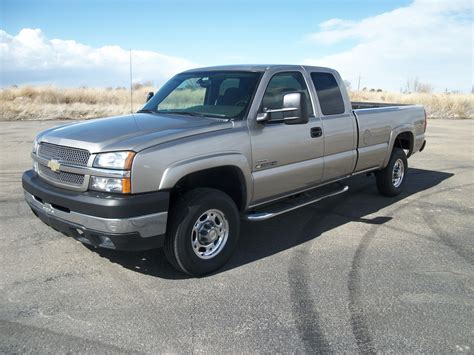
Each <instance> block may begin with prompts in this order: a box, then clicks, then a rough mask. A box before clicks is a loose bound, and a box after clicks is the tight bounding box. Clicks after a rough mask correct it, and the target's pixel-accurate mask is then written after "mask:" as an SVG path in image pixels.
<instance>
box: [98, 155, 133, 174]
mask: <svg viewBox="0 0 474 355" xmlns="http://www.w3.org/2000/svg"><path fill="white" fill-rule="evenodd" d="M134 156H135V152H112V153H102V154H98V155H97V156H96V157H95V159H94V167H96V168H105V169H122V170H130V169H131V167H132V162H133V157H134Z"/></svg>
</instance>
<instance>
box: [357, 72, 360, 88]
mask: <svg viewBox="0 0 474 355" xmlns="http://www.w3.org/2000/svg"><path fill="white" fill-rule="evenodd" d="M357 91H360V75H359V80H358V82H357Z"/></svg>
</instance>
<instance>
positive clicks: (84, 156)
mask: <svg viewBox="0 0 474 355" xmlns="http://www.w3.org/2000/svg"><path fill="white" fill-rule="evenodd" d="M38 155H39V156H40V157H41V158H45V159H48V160H51V159H54V160H57V161H58V162H60V163H67V164H72V165H77V166H87V162H88V161H89V157H90V153H89V152H88V151H87V150H84V149H77V148H72V147H65V146H62V145H56V144H51V143H40V145H39V149H38Z"/></svg>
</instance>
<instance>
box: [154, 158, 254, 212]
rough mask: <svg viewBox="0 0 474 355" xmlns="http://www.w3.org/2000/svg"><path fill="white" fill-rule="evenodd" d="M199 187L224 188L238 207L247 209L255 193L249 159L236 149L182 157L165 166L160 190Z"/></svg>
mask: <svg viewBox="0 0 474 355" xmlns="http://www.w3.org/2000/svg"><path fill="white" fill-rule="evenodd" d="M223 176H225V179H223V178H222V177H223ZM196 187H208V188H215V189H217V190H221V191H223V192H225V193H227V194H228V195H229V196H230V197H231V198H232V199H233V200H234V202H235V203H236V205H237V208H238V209H239V210H241V211H243V210H245V209H246V208H247V206H248V203H249V202H250V198H251V196H252V183H251V172H250V167H249V165H248V162H247V159H246V158H245V157H244V156H243V155H242V154H240V153H234V154H218V155H212V156H206V157H199V158H195V159H190V160H186V161H182V162H179V163H176V164H173V165H171V166H169V167H168V168H167V169H166V170H165V172H164V174H163V176H162V179H161V181H160V185H159V189H160V190H173V191H175V190H181V191H182V190H189V189H192V188H196Z"/></svg>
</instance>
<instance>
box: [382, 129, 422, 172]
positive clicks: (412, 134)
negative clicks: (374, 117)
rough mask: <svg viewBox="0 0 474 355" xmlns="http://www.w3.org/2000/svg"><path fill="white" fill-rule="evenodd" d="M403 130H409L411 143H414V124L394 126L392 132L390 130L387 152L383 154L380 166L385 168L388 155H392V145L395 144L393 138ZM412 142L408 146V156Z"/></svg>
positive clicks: (411, 149) (403, 131)
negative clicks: (383, 157)
mask: <svg viewBox="0 0 474 355" xmlns="http://www.w3.org/2000/svg"><path fill="white" fill-rule="evenodd" d="M405 132H409V133H410V134H411V138H412V143H413V144H414V142H415V125H413V124H404V125H401V126H398V127H396V128H394V129H393V130H392V132H390V139H389V142H388V149H387V153H386V155H385V159H384V162H383V166H382V168H385V167H386V166H387V165H388V161H389V160H390V157H391V155H392V151H393V146H394V145H395V139H396V138H397V137H398V135H399V134H401V133H405ZM413 144H412V147H411V148H410V151H409V153H408V156H410V155H411V153H412V151H413Z"/></svg>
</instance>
